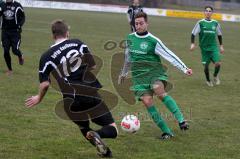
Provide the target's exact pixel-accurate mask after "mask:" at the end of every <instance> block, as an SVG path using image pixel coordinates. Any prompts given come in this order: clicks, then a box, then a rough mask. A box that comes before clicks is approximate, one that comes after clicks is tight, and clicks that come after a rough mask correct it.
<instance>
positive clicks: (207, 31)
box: [203, 30, 215, 34]
mask: <svg viewBox="0 0 240 159" xmlns="http://www.w3.org/2000/svg"><path fill="white" fill-rule="evenodd" d="M203 32H204V33H210V34H215V31H212V30H204V31H203Z"/></svg>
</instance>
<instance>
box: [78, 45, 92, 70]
mask: <svg viewBox="0 0 240 159" xmlns="http://www.w3.org/2000/svg"><path fill="white" fill-rule="evenodd" d="M79 52H80V54H81V55H82V62H83V64H87V65H88V67H89V68H91V67H93V66H95V65H96V63H95V60H94V58H93V55H92V54H91V52H90V50H89V48H88V46H87V45H85V44H81V45H80V48H79Z"/></svg>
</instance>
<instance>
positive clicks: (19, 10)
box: [16, 4, 25, 27]
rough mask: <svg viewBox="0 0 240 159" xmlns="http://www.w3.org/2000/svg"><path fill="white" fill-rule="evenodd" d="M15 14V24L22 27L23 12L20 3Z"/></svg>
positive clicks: (23, 20)
mask: <svg viewBox="0 0 240 159" xmlns="http://www.w3.org/2000/svg"><path fill="white" fill-rule="evenodd" d="M16 14H17V24H18V25H19V26H20V27H22V26H23V24H24V23H25V13H24V10H23V7H22V5H21V4H19V6H18V7H17V10H16Z"/></svg>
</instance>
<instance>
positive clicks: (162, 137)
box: [160, 133, 173, 140]
mask: <svg viewBox="0 0 240 159" xmlns="http://www.w3.org/2000/svg"><path fill="white" fill-rule="evenodd" d="M171 138H173V135H172V134H169V133H163V134H162V136H161V138H160V139H161V140H169V139H171Z"/></svg>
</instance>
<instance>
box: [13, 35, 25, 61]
mask: <svg viewBox="0 0 240 159" xmlns="http://www.w3.org/2000/svg"><path fill="white" fill-rule="evenodd" d="M11 43H12V52H13V54H14V55H16V56H18V62H19V64H20V65H23V64H24V59H23V55H22V52H21V50H20V44H21V34H20V33H19V32H18V31H16V32H12V33H11Z"/></svg>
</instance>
